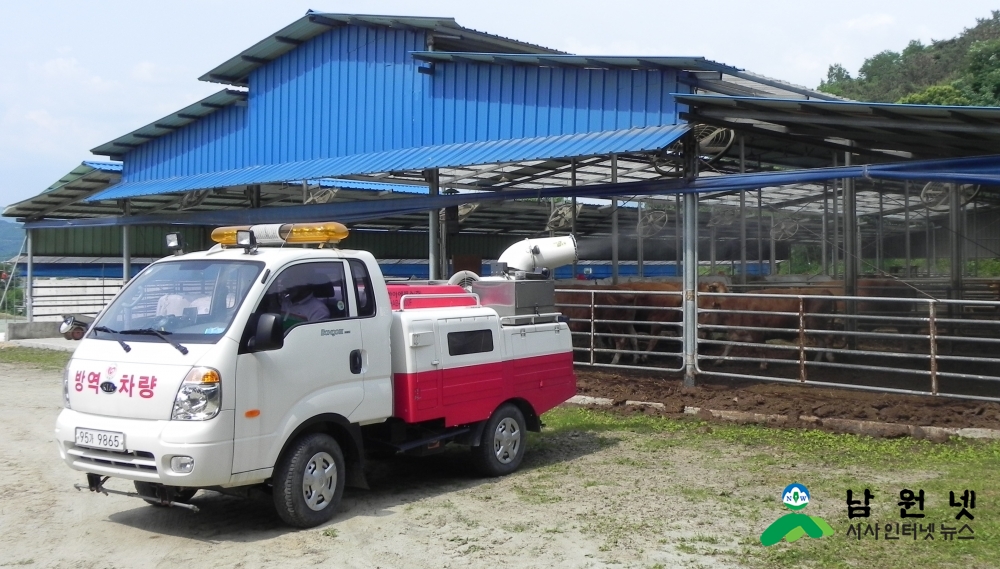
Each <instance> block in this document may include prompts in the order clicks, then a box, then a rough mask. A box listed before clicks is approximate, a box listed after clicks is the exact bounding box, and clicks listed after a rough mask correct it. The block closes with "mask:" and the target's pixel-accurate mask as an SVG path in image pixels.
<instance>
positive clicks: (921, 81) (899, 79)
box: [819, 10, 1000, 106]
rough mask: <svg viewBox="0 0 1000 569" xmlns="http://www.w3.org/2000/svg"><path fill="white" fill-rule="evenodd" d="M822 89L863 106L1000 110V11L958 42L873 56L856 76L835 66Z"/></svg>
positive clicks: (912, 45)
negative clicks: (882, 104)
mask: <svg viewBox="0 0 1000 569" xmlns="http://www.w3.org/2000/svg"><path fill="white" fill-rule="evenodd" d="M819 90H820V91H825V92H827V93H831V94H834V95H839V96H841V97H847V98H849V99H854V100H858V101H872V102H881V103H897V102H899V103H914V104H932V105H983V106H1000V11H997V10H994V11H993V12H992V14H991V15H990V17H989V18H981V19H977V20H976V25H975V26H973V27H971V28H966V29H965V30H964V31H963V32H962V33H961V34H959V35H958V36H957V37H954V38H951V39H947V40H932V41H931V43H930V45H924V44H923V43H922V42H920V41H919V40H913V41H911V42H910V44H909V45H908V46H906V48H905V49H903V51H902V52H895V51H890V50H886V51H883V52H882V53H878V54H876V55H873V56H872V57H869V58H868V59H866V60H865V62H864V64H863V65H862V66H861V69H859V70H858V74H857V76H856V77H855V76H852V75H851V73H850V72H849V71H848V70H847V69H844V66H843V65H841V64H839V63H835V64H833V65H831V66H830V68H829V70H828V71H827V77H826V80H825V81H822V82H821V83H820V85H819Z"/></svg>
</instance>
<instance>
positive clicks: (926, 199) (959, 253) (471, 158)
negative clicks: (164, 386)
mask: <svg viewBox="0 0 1000 569" xmlns="http://www.w3.org/2000/svg"><path fill="white" fill-rule="evenodd" d="M199 79H200V80H202V81H208V82H212V83H217V84H219V86H220V90H219V91H218V92H216V93H215V94H213V95H211V96H209V97H207V98H205V99H203V100H200V101H195V102H193V103H192V104H191V105H189V106H187V107H185V108H183V109H179V110H178V111H176V112H174V113H171V114H169V115H167V116H165V117H162V118H161V119H158V120H156V121H154V122H152V123H150V124H148V125H145V126H138V127H137V128H136V129H135V130H133V131H132V132H129V133H125V134H123V135H121V136H119V137H118V138H116V139H114V140H112V141H108V142H105V143H103V144H99V145H98V146H95V147H94V148H93V149H92V153H93V154H94V155H95V156H97V157H99V159H98V160H88V161H84V162H82V163H81V165H80V166H79V167H76V168H74V169H73V170H72V171H71V172H70V173H69V174H68V175H67V176H66V177H64V178H63V179H61V180H60V181H58V182H57V183H56V184H54V185H53V186H52V187H50V188H48V189H47V190H45V191H43V192H41V193H40V194H39V195H37V196H35V197H33V198H31V199H29V200H26V201H24V202H20V203H16V204H12V205H10V206H8V207H7V208H6V209H5V210H4V213H3V215H4V216H7V217H13V218H17V219H19V220H21V221H23V222H24V223H25V227H26V228H27V230H28V238H27V240H26V244H25V251H24V255H23V260H20V263H21V266H23V270H24V272H25V273H26V277H27V281H28V283H29V286H28V287H27V291H28V295H27V311H28V315H29V318H32V319H33V318H36V317H43V316H52V315H53V313H52V310H49V311H48V312H45V311H44V310H43V308H46V307H48V308H52V305H51V304H49V305H46V304H45V301H44V300H43V299H44V295H43V294H41V293H42V289H41V288H37V287H36V277H37V276H41V275H43V274H46V273H45V272H46V271H56V272H58V267H59V265H60V263H58V262H56V261H54V259H64V260H65V259H73V260H74V262H75V263H76V264H79V265H83V264H86V262H84V261H80V259H81V258H83V259H94V258H104V257H119V258H120V263H118V264H117V265H118V266H117V269H116V272H115V273H114V274H113V275H112V274H109V275H108V278H110V279H115V278H117V279H120V280H118V281H114V280H109V281H107V283H110V284H109V285H108V286H111V287H117V286H121V283H122V281H123V280H127V278H128V277H129V276H131V275H133V274H135V271H136V270H138V269H140V268H141V266H142V265H143V264H144V263H146V262H148V260H149V259H152V258H156V257H158V256H162V255H163V254H165V253H166V251H165V250H163V249H162V247H161V246H158V245H157V244H156V243H157V239H158V238H159V237H160V236H162V234H164V233H166V232H167V231H168V230H174V229H176V228H182V231H183V234H184V237H185V241H186V242H187V244H188V245H189V246H190V247H201V246H204V244H205V243H206V242H207V239H206V237H207V232H208V231H210V229H211V228H212V227H215V226H218V225H229V224H253V223H269V222H278V221H281V222H287V221H320V220H328V219H329V220H337V221H341V222H344V223H347V224H349V225H350V226H351V228H352V236H351V238H350V240H349V241H347V242H345V243H344V245H345V246H346V247H354V248H362V249H368V250H372V251H373V252H375V253H376V256H377V257H378V258H379V259H380V260H381V262H382V266H383V270H384V271H385V272H386V273H387V274H395V275H396V276H401V277H405V276H417V277H422V278H429V279H441V278H447V277H449V276H450V275H451V274H452V273H454V272H456V271H458V270H462V269H472V270H475V271H476V272H480V273H481V272H482V271H484V270H485V265H486V264H487V263H488V261H489V260H490V259H492V258H494V257H495V255H496V254H497V253H499V251H501V250H502V249H503V248H504V247H505V246H507V245H509V244H510V243H512V242H514V241H517V240H519V239H523V238H525V237H531V236H539V235H553V234H573V235H575V236H576V237H577V239H578V240H579V242H580V244H581V259H580V261H578V263H577V264H575V265H574V266H572V267H569V268H567V269H563V271H562V273H561V274H560V275H558V276H560V277H565V278H569V279H577V278H578V277H580V276H586V277H591V279H589V280H594V279H595V278H597V277H606V283H605V282H603V281H602V282H600V283H597V284H606V285H608V286H612V287H614V286H618V285H621V284H622V283H623V282H624V281H628V280H632V279H641V280H643V281H648V280H650V279H658V280H660V281H663V282H660V283H655V284H659V285H660V286H659V287H646V288H641V287H640V292H636V291H635V290H607V289H605V288H601V289H597V288H593V290H589V291H587V290H584V291H582V292H580V291H576V292H574V295H575V296H574V297H573V298H574V299H575V300H573V301H572V302H569V303H568V304H571V305H573V306H567V307H566V308H567V309H577V310H579V309H581V308H583V309H586V308H588V305H589V311H587V310H584V313H583V315H582V316H579V317H578V319H581V320H584V321H585V322H582V323H581V325H580V327H579V330H578V331H577V335H578V337H579V340H580V343H579V350H580V351H581V354H580V355H581V361H580V363H581V364H585V365H595V366H608V365H615V366H619V365H625V366H630V367H640V368H647V369H652V370H673V371H676V372H678V373H683V374H684V375H685V377H686V378H687V379H688V380H689V381H693V380H694V377H695V376H696V375H698V374H706V375H717V376H721V377H733V378H756V379H767V380H772V381H785V382H798V383H813V382H821V383H829V384H837V385H845V386H849V387H855V388H863V389H880V390H890V391H900V392H908V393H930V394H935V395H954V396H961V397H987V398H994V397H996V395H997V394H996V390H995V388H994V387H993V386H994V385H996V383H995V382H996V381H997V380H998V379H1000V372H998V371H995V370H998V369H1000V368H998V366H997V363H1000V360H998V359H995V358H991V357H989V356H988V355H984V354H990V353H992V352H991V350H990V349H989V348H990V347H992V346H993V345H995V344H996V343H997V342H1000V333H998V330H997V326H998V320H997V314H998V309H1000V304H998V302H997V300H998V298H997V294H998V291H1000V289H998V285H997V283H996V282H994V281H993V280H992V279H991V278H990V277H991V275H990V273H989V271H988V270H987V269H988V268H989V265H990V261H995V260H996V259H997V257H998V256H1000V253H998V251H1000V224H997V223H996V220H997V206H998V205H1000V189H998V188H997V186H998V185H1000V109H986V108H968V107H925V106H915V105H885V104H871V103H859V102H854V101H846V100H841V99H838V98H837V97H834V96H831V95H829V94H826V93H821V92H818V91H814V90H811V89H806V88H802V87H798V86H795V85H791V84H788V83H786V82H783V81H780V80H777V79H772V78H768V77H764V76H761V75H758V74H755V73H752V72H750V71H746V70H742V69H739V68H736V67H733V66H730V65H726V64H725V63H719V62H715V61H710V60H707V59H705V58H700V57H676V56H662V57H623V56H602V55H579V54H568V53H563V52H560V51H557V50H553V49H549V48H546V47H543V46H539V45H533V44H528V43H524V42H520V41H517V40H515V39H510V38H504V37H499V36H496V35H493V34H490V33H487V32H482V31H478V30H473V29H469V28H466V27H463V26H461V25H460V24H458V23H457V22H456V21H455V20H453V19H450V18H426V17H406V16H371V15H362V14H331V13H320V12H312V11H310V12H308V13H307V14H306V15H304V16H303V17H302V18H300V19H299V20H297V21H295V22H292V23H290V24H289V25H287V26H285V27H283V28H281V29H280V30H277V31H276V32H275V33H274V34H272V35H270V36H268V37H266V38H263V39H262V40H260V41H259V42H258V43H256V44H254V45H253V46H250V47H249V48H247V49H246V50H244V51H243V52H241V53H239V54H236V55H234V56H233V57H232V58H231V59H229V60H228V61H225V62H222V63H221V64H220V65H219V66H217V67H216V68H214V69H212V70H209V71H208V72H207V73H205V74H204V75H203V76H202V77H200V78H199ZM95 142H97V141H95ZM803 259H805V260H804V261H803ZM70 264H73V263H66V262H63V263H62V265H61V266H62V269H63V271H64V272H63V273H61V274H59V276H70V275H72V276H77V277H81V276H85V275H83V274H76V273H79V272H81V271H82V270H83V269H78V268H75V267H68V265H70ZM393 271H396V272H395V273H394V272H393ZM720 272H722V273H724V275H721V276H720V275H719V273H720ZM699 273H704V274H702V275H701V281H702V282H703V283H707V282H712V281H721V282H722V283H723V284H724V287H723V288H724V290H723V289H722V288H719V287H717V286H716V287H714V288H711V287H709V286H708V285H705V284H699ZM980 273H982V274H980ZM122 277H124V279H123V278H122ZM671 279H676V280H671ZM45 284H46V286H50V287H58V286H59V283H58V281H55V282H51V283H45ZM591 284H595V283H591ZM663 285H670V286H663ZM633 287H634V285H633ZM598 290H600V291H601V292H600V293H598V292H597V291H598ZM102 294H103V289H102ZM580 295H583V297H587V298H585V299H584V300H582V301H581V300H579V298H580V297H581V296H580ZM608 295H611V296H615V295H619V296H623V297H627V298H630V299H631V300H630V302H631V303H632V305H631V307H627V308H625V309H619V310H626V312H624V313H615V312H613V310H615V309H616V308H615V305H616V304H619V303H611V302H607V304H603V303H602V302H599V300H600V299H603V298H605V297H606V296H608ZM59 309H61V306H60V307H57V308H56V309H55V310H56V311H58V310H59ZM605 309H607V310H612V312H611V313H608V312H607V310H605ZM599 314H600V315H601V316H600V317H599V316H598V315H599ZM623 314H624V315H625V316H628V319H629V321H628V322H626V323H625V324H624V326H622V320H623V319H624V318H625V317H624V316H623ZM608 321H610V322H608ZM608 324H611V326H608ZM623 336H624V337H626V339H628V340H629V342H625V343H624V344H623V343H621V342H613V341H610V340H616V339H620V338H621V337H623ZM629 344H631V346H629ZM622 346H625V347H622ZM622 352H624V355H625V357H624V358H622V357H621V355H622ZM630 356H631V357H630ZM612 361H613V362H614V364H612V363H611V362H612ZM764 367H766V368H767V369H766V371H765V370H764V369H762V368H764Z"/></svg>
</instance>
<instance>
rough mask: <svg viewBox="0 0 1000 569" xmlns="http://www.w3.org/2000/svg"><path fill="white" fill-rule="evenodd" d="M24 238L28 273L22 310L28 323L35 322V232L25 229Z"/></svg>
mask: <svg viewBox="0 0 1000 569" xmlns="http://www.w3.org/2000/svg"><path fill="white" fill-rule="evenodd" d="M24 232H25V236H26V238H27V239H28V271H27V273H26V274H25V278H26V279H27V281H28V282H26V283H25V285H24V310H25V313H26V314H27V316H28V322H34V320H35V235H34V233H35V230H34V229H25V231H24Z"/></svg>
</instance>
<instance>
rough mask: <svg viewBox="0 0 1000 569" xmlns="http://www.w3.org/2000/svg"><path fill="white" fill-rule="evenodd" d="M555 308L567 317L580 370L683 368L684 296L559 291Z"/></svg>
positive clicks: (663, 292) (604, 291) (625, 292)
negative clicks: (596, 368)
mask: <svg viewBox="0 0 1000 569" xmlns="http://www.w3.org/2000/svg"><path fill="white" fill-rule="evenodd" d="M556 309H557V310H558V311H559V312H561V313H562V314H563V315H564V316H567V317H568V318H569V327H570V332H571V334H572V336H573V351H574V353H575V354H577V358H576V363H577V364H578V365H586V366H593V367H606V368H622V369H638V370H649V371H680V370H682V369H683V361H682V353H683V351H682V349H681V347H682V346H681V330H682V327H683V314H682V309H681V293H680V291H637V290H610V289H598V288H592V287H580V288H557V289H556Z"/></svg>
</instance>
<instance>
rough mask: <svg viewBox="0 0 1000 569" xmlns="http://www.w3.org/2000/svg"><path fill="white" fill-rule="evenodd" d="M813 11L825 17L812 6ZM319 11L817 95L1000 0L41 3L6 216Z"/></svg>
mask: <svg viewBox="0 0 1000 569" xmlns="http://www.w3.org/2000/svg"><path fill="white" fill-rule="evenodd" d="M820 7H822V8H823V9H820ZM308 9H313V10H317V11H325V12H338V13H367V14H400V15H411V16H442V17H453V18H455V19H456V20H458V23H459V24H461V25H463V26H466V27H469V28H473V29H476V30H480V31H484V32H489V33H494V34H498V35H503V36H507V37H511V38H516V39H519V40H523V41H528V42H531V43H536V44H541V45H545V46H549V47H553V48H557V49H561V50H564V51H568V52H572V53H578V54H584V55H673V56H703V57H706V58H708V59H712V60H715V61H719V62H723V63H726V64H729V65H734V66H736V67H740V68H743V69H746V70H749V71H753V72H755V73H759V74H762V75H766V76H770V77H774V78H777V79H782V80H785V81H790V82H792V83H796V84H799V85H804V86H807V87H816V86H817V85H819V82H820V80H821V79H823V78H825V76H826V71H827V68H828V67H829V66H830V65H831V64H833V63H840V64H842V65H844V67H846V68H847V69H848V70H849V71H851V73H852V74H853V73H856V72H857V69H858V68H859V67H860V66H861V64H862V62H863V61H864V59H865V58H866V57H870V56H872V55H874V54H876V53H878V52H881V51H884V50H893V51H900V50H902V49H903V48H904V47H905V46H906V44H907V43H908V42H909V41H910V40H913V39H919V40H921V41H923V42H924V43H929V42H930V41H931V40H932V39H946V38H951V37H953V36H955V35H957V34H958V33H960V32H961V31H962V30H963V29H965V28H968V27H971V26H973V25H974V24H975V20H976V18H985V17H988V16H989V15H990V11H991V10H993V9H1000V0H993V1H992V2H989V1H980V0H955V1H953V2H942V1H940V0H866V1H859V0H840V1H839V2H831V3H819V2H815V1H805V2H803V1H788V0H782V1H779V0H756V1H753V2H743V1H734V0H715V1H714V2H678V1H670V0H660V1H654V0H649V1H642V0H616V1H614V2H609V1H607V0H600V1H597V0H574V1H561V0H560V1H555V0H552V1H549V0H503V1H491V2H482V1H479V2H476V1H471V0H463V1H453V0H421V1H420V2H413V1H390V0H384V1H383V0H364V1H361V0H307V1H306V0H270V1H265V0H239V1H236V0H197V1H192V0H161V1H160V2H154V1H135V0H90V1H87V2H80V1H79V0H62V1H49V0H36V1H34V2H4V3H3V6H2V7H0V61H2V62H3V67H4V70H3V74H2V77H0V206H5V205H7V204H11V203H15V202H18V201H21V200H24V199H28V198H30V197H32V196H34V195H37V194H38V193H40V192H41V191H43V190H44V189H45V188H47V187H48V186H50V185H51V184H53V183H54V182H56V181H57V180H58V179H59V178H60V177H61V176H63V175H65V174H66V173H67V172H69V171H70V170H72V169H73V168H74V167H75V166H77V165H79V164H80V162H81V161H83V160H94V159H97V160H100V159H103V157H95V156H94V155H92V154H91V153H90V149H91V148H93V147H95V146H97V145H99V144H102V143H104V142H107V141H109V140H112V139H114V138H117V137H118V136H121V135H123V134H126V133H128V132H130V131H132V130H134V129H136V128H139V127H141V126H144V125H146V124H149V123H151V122H153V121H154V120H156V119H158V118H160V117H163V116H165V115H167V114H169V113H172V112H174V111H176V110H178V109H180V108H182V107H184V106H186V105H189V104H191V103H193V102H195V101H197V100H199V99H201V98H203V97H205V96H207V95H209V94H211V93H213V92H215V91H218V90H219V89H220V88H221V86H220V85H217V84H212V83H203V82H199V81H198V80H197V78H198V77H199V76H201V75H202V74H203V73H204V72H206V71H208V70H210V69H212V68H213V67H215V66H216V65H218V64H220V63H222V62H224V61H226V60H227V59H229V58H230V57H232V56H234V55H236V54H237V53H239V52H241V51H242V50H244V49H246V48H248V47H250V46H251V45H253V44H254V43H256V42H258V41H260V40H261V39H263V38H264V37H266V36H268V35H270V34H272V33H274V32H276V31H277V30H279V29H281V28H282V27H284V26H286V25H288V24H290V23H291V22H293V21H295V20H296V19H298V18H300V17H302V16H303V15H304V14H305V12H306V10H308Z"/></svg>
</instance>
